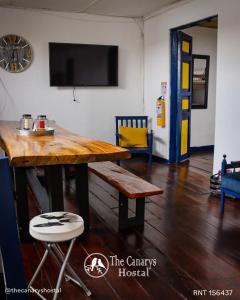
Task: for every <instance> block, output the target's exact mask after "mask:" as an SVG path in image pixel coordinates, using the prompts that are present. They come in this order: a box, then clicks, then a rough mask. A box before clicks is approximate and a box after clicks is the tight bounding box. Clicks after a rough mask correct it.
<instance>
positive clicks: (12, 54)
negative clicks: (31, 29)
mask: <svg viewBox="0 0 240 300" xmlns="http://www.w3.org/2000/svg"><path fill="white" fill-rule="evenodd" d="M32 53H33V51H32V47H31V45H30V44H29V43H28V41H26V40H25V39H24V38H22V37H20V36H18V35H15V34H8V35H5V36H2V37H1V38H0V66H1V67H2V68H3V69H4V70H6V71H8V72H11V73H19V72H22V71H24V70H26V69H27V68H28V67H29V66H30V64H31V62H32V57H33V54H32Z"/></svg>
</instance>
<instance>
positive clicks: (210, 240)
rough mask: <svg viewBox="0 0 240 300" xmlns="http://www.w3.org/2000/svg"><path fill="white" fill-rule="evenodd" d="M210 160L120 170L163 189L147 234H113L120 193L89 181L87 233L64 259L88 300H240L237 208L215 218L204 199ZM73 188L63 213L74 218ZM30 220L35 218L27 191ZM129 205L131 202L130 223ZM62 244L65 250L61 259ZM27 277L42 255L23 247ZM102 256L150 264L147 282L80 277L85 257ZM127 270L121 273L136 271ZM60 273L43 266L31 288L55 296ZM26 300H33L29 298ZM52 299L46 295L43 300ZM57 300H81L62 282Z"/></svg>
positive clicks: (204, 155)
mask: <svg viewBox="0 0 240 300" xmlns="http://www.w3.org/2000/svg"><path fill="white" fill-rule="evenodd" d="M212 164H213V154H212V153H211V152H201V153H194V154H192V155H191V158H190V160H189V161H186V162H184V163H182V164H180V165H174V164H173V165H169V164H164V163H159V162H153V165H152V168H151V169H149V168H148V166H147V163H146V161H145V159H144V158H134V159H132V160H130V161H126V162H123V163H122V166H123V167H125V168H126V169H128V170H129V171H130V172H133V173H134V174H136V175H138V176H140V177H142V178H144V179H146V180H148V181H149V182H151V183H153V184H155V185H157V186H159V187H161V188H163V190H164V194H162V195H157V196H152V197H148V198H147V199H146V215H145V226H144V229H142V228H135V229H134V228H133V229H131V230H126V231H123V232H120V233H119V232H118V192H117V191H116V190H115V189H114V188H112V187H110V186H109V185H108V184H107V183H105V182H103V181H102V180H101V179H99V178H98V177H96V176H95V175H91V176H90V184H89V188H90V205H91V210H90V213H91V215H90V217H91V229H90V232H89V233H88V234H87V235H83V236H81V237H80V238H79V239H78V240H77V242H76V244H75V246H74V249H73V252H72V256H71V258H70V261H71V264H72V265H73V266H74V268H75V270H76V272H77V273H78V275H79V276H80V277H81V278H82V280H83V281H84V282H85V283H86V285H87V286H88V287H89V288H90V289H91V290H92V291H93V296H92V299H131V300H132V299H240V285H239V280H240V238H239V237H240V203H238V202H237V201H235V200H232V199H228V200H227V201H226V202H227V203H226V209H225V215H224V217H223V218H221V216H220V214H219V198H218V197H213V196H211V194H210V191H209V178H210V175H211V174H212ZM74 195H75V187H74V185H73V184H72V182H71V180H70V181H68V182H66V185H65V210H69V211H72V212H75V211H76V205H75V201H74ZM29 196H30V200H31V201H30V202H29V204H30V207H31V216H34V215H36V214H37V213H38V209H37V205H36V202H35V200H34V198H33V196H32V194H31V191H29ZM134 209H135V202H134V200H132V201H129V215H133V214H134ZM66 249H67V244H66V243H64V244H63V250H64V251H66ZM22 252H23V257H24V266H25V271H26V277H27V278H28V279H29V278H30V277H31V276H32V274H33V272H34V270H35V268H36V266H37V264H38V261H39V259H40V257H41V255H42V253H43V247H42V246H41V245H40V244H39V243H36V242H34V243H26V244H23V245H22ZM93 252H100V253H102V254H105V255H106V256H109V255H117V256H118V257H119V258H122V259H126V258H127V257H129V256H132V257H133V258H147V259H156V260H157V265H156V266H154V267H152V269H151V270H150V274H149V275H150V277H146V278H144V277H125V278H124V277H119V274H118V269H117V268H116V267H110V269H109V271H108V273H107V275H106V276H105V277H103V278H100V279H96V278H91V277H89V276H88V275H87V274H86V273H85V271H84V270H83V262H84V259H85V258H86V257H87V255H88V254H90V253H93ZM134 269H136V268H134V267H127V270H134ZM57 271H58V268H57V267H56V266H55V264H54V263H53V261H52V260H51V259H49V260H48V261H47V264H46V267H45V268H44V269H43V271H42V272H41V274H40V276H39V278H38V280H37V281H36V287H40V286H44V287H46V288H53V287H54V285H55V281H56V274H57ZM202 289H207V290H210V289H218V290H224V289H233V294H232V295H231V296H228V297H224V296H221V297H216V296H215V297H210V296H209V295H206V296H204V297H203V296H194V295H193V290H202ZM32 299H37V298H36V297H35V296H33V297H32ZM47 299H51V295H47ZM59 299H64V300H65V299H67V300H71V299H86V296H85V295H84V293H83V292H82V291H81V289H79V288H78V287H76V286H74V285H72V284H71V283H70V282H64V283H63V286H62V292H61V295H60V297H59Z"/></svg>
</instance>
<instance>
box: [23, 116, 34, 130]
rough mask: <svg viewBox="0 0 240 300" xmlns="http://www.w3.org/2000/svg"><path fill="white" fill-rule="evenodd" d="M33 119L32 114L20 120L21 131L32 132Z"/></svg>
mask: <svg viewBox="0 0 240 300" xmlns="http://www.w3.org/2000/svg"><path fill="white" fill-rule="evenodd" d="M33 123H34V122H33V118H32V116H31V115H30V114H24V115H22V118H21V119H20V129H21V130H32V129H33Z"/></svg>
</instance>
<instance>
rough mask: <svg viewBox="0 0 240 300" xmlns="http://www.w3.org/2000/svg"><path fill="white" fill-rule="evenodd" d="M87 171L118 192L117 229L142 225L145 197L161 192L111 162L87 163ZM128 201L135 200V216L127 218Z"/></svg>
mask: <svg viewBox="0 0 240 300" xmlns="http://www.w3.org/2000/svg"><path fill="white" fill-rule="evenodd" d="M88 166H89V171H90V172H92V173H94V174H95V175H97V176H98V177H100V178H101V179H102V180H104V181H106V182H107V183H108V184H110V185H111V186H113V187H114V188H116V189H117V190H118V191H119V229H126V228H129V227H132V226H139V225H143V224H144V206H145V197H147V196H153V195H159V194H162V193H163V190H162V189H161V188H159V187H157V186H155V185H153V184H151V183H149V182H147V181H145V180H144V179H142V178H140V177H138V176H136V175H134V174H132V173H130V172H129V171H127V170H125V169H124V168H122V167H120V166H118V165H116V164H114V163H112V162H108V161H107V162H96V163H89V165H88ZM128 199H136V216H135V217H132V218H128Z"/></svg>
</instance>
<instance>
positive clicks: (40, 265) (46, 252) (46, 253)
mask: <svg viewBox="0 0 240 300" xmlns="http://www.w3.org/2000/svg"><path fill="white" fill-rule="evenodd" d="M48 253H49V250H48V249H46V251H45V253H44V255H43V258H42V259H41V261H40V263H39V265H38V267H37V270H36V271H35V273H34V275H33V277H32V279H31V280H30V282H29V284H28V287H29V288H32V286H31V285H32V283H33V282H34V280H35V279H36V277H37V275H38V273H39V272H40V270H41V268H42V266H43V264H44V262H45V260H46V258H47V256H48Z"/></svg>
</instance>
